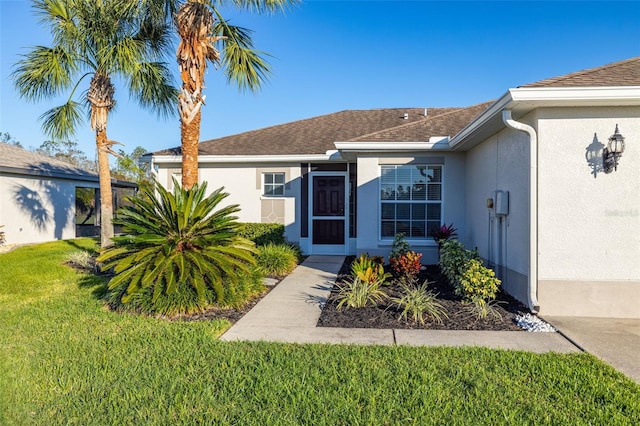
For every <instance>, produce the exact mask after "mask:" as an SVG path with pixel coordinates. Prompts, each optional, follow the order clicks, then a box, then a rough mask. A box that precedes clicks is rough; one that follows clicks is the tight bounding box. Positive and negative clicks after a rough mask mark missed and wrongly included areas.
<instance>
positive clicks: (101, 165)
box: [96, 129, 113, 248]
mask: <svg viewBox="0 0 640 426" xmlns="http://www.w3.org/2000/svg"><path fill="white" fill-rule="evenodd" d="M96 146H97V147H98V176H99V178H100V247H102V248H106V247H109V246H111V245H113V242H112V241H111V239H112V238H113V195H112V191H111V171H110V170H109V151H108V148H109V144H108V142H107V130H106V129H103V130H98V131H96Z"/></svg>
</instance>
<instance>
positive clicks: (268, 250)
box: [255, 243, 299, 276]
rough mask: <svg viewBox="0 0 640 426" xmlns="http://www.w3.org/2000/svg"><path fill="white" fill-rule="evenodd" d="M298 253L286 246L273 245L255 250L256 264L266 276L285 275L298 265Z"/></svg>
mask: <svg viewBox="0 0 640 426" xmlns="http://www.w3.org/2000/svg"><path fill="white" fill-rule="evenodd" d="M298 254H299V253H298V251H297V250H296V248H294V247H292V246H290V245H287V244H273V243H269V244H267V245H264V246H261V247H258V248H257V251H256V255H255V257H256V262H257V263H258V266H259V267H260V269H261V270H262V271H263V272H264V273H265V274H266V275H276V276H281V275H287V274H290V273H291V271H293V270H294V269H295V267H296V266H297V265H298Z"/></svg>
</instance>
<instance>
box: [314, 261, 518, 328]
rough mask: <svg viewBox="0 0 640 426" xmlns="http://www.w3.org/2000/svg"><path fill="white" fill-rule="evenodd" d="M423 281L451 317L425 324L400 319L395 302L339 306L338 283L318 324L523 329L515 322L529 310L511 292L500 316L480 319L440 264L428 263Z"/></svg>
mask: <svg viewBox="0 0 640 426" xmlns="http://www.w3.org/2000/svg"><path fill="white" fill-rule="evenodd" d="M351 260H353V257H348V258H347V259H346V260H345V263H344V264H343V267H342V269H341V271H340V273H339V275H338V279H337V283H338V284H339V283H340V282H342V280H344V279H345V278H348V277H349V276H350V275H349V272H350V265H351ZM418 279H419V281H418V282H419V283H423V282H424V281H425V280H428V281H429V282H430V284H429V289H430V290H432V291H434V292H436V293H438V297H437V299H438V302H439V303H440V304H441V305H442V306H443V307H444V308H445V309H446V312H447V315H448V316H449V317H448V318H443V322H442V324H439V323H437V322H435V321H433V320H430V319H426V320H425V324H420V323H417V322H414V321H412V320H409V321H406V320H400V321H399V320H398V318H399V317H400V312H401V311H400V310H399V309H398V308H397V307H396V306H395V305H394V304H393V303H391V302H384V303H383V304H380V305H378V306H375V307H366V308H346V307H344V306H343V307H342V308H341V309H340V310H338V308H337V301H336V300H335V298H334V297H333V296H335V295H336V294H337V289H336V288H335V287H334V290H333V292H332V293H331V297H330V298H329V301H328V302H327V303H326V304H325V306H324V308H323V309H322V314H321V315H320V320H319V321H318V324H317V326H318V327H342V328H396V329H430V330H492V331H523V330H522V329H521V328H520V327H518V326H517V325H516V323H515V317H516V316H517V315H518V314H522V313H526V312H529V309H527V307H526V306H524V305H523V304H522V303H520V302H518V301H517V300H515V299H514V298H513V297H511V296H510V295H508V294H506V293H504V292H500V293H499V295H498V297H497V298H496V300H497V301H498V304H497V306H496V308H495V309H496V310H497V312H498V313H499V314H500V318H495V317H488V318H486V319H477V318H476V317H475V316H474V315H471V314H469V312H468V306H467V305H465V304H463V303H462V300H461V299H460V298H459V297H458V296H456V295H455V294H454V293H453V288H452V287H451V286H450V285H449V284H448V283H447V281H446V278H445V277H443V276H442V275H441V274H440V269H439V267H438V266H437V265H428V266H426V268H425V270H423V271H422V272H421V273H420V275H419V278H418ZM384 290H385V292H386V293H387V294H389V295H390V296H392V297H397V296H398V295H399V287H398V286H397V285H393V284H392V285H389V286H385V287H384Z"/></svg>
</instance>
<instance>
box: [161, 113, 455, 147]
mask: <svg viewBox="0 0 640 426" xmlns="http://www.w3.org/2000/svg"><path fill="white" fill-rule="evenodd" d="M458 109H460V108H429V109H427V117H426V119H430V118H431V117H434V116H438V115H441V114H443V113H447V112H452V111H456V110H458ZM424 113H425V108H391V109H371V110H346V111H340V112H336V113H333V114H327V115H321V116H318V117H313V118H308V119H305V120H299V121H294V122H291V123H286V124H280V125H277V126H272V127H267V128H264V129H259V130H253V131H249V132H245V133H240V134H237V135H232V136H225V137H222V138H219V139H213V140H208V141H203V142H200V147H199V150H198V153H199V154H200V155H285V154H294V155H295V154H324V153H326V152H327V151H329V150H334V149H335V145H334V142H336V141H349V140H352V139H354V138H357V137H359V136H361V135H366V134H371V133H375V132H378V131H380V130H386V129H390V128H393V127H397V126H402V125H405V124H408V123H415V122H419V121H424V120H425V115H424ZM404 114H407V119H405V118H404ZM428 139H429V137H428V136H425V138H423V139H421V140H423V141H424V140H428ZM154 154H156V155H180V148H179V147H178V148H172V149H167V150H163V151H159V152H155V153H154Z"/></svg>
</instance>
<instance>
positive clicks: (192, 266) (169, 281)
mask: <svg viewBox="0 0 640 426" xmlns="http://www.w3.org/2000/svg"><path fill="white" fill-rule="evenodd" d="M206 187H207V185H206V182H205V183H203V184H202V185H194V186H193V187H192V188H191V189H188V190H186V189H182V188H181V187H180V185H179V184H178V183H177V182H176V181H175V179H174V190H173V193H170V192H168V191H167V190H166V189H164V188H163V187H162V186H161V185H159V184H157V183H155V184H154V188H149V189H146V190H144V192H147V193H146V194H144V196H141V197H130V198H129V199H128V201H129V202H130V203H131V205H130V206H127V207H124V208H122V209H121V210H120V211H119V212H118V217H117V218H116V219H114V224H116V225H120V226H122V228H123V231H124V232H126V233H127V235H122V236H117V237H114V238H113V242H114V246H112V247H110V248H108V249H106V250H105V251H104V252H103V253H102V254H101V255H100V256H99V257H98V259H97V260H98V261H99V262H105V264H104V266H103V270H104V269H111V268H112V269H113V272H114V273H115V276H114V277H113V278H112V279H111V280H110V282H109V290H110V293H111V294H110V296H109V297H110V300H111V302H112V304H114V305H115V307H117V308H122V309H129V308H130V309H134V310H137V311H142V312H147V313H160V314H169V315H173V314H180V313H191V312H195V311H199V310H202V309H204V308H206V307H207V306H209V305H212V304H217V305H220V306H240V305H243V304H244V303H245V302H246V301H247V300H248V298H249V297H250V296H252V295H253V294H255V293H257V292H259V291H260V290H261V288H258V286H256V285H254V283H248V282H246V281H245V278H246V276H250V275H251V274H253V273H254V272H253V271H252V265H253V264H254V263H255V260H254V258H253V251H254V247H253V243H252V242H251V241H249V240H247V239H245V238H241V237H240V236H239V235H238V228H239V224H238V222H237V221H236V219H237V218H236V217H235V216H233V213H235V212H237V211H238V210H239V208H238V206H237V205H230V206H226V207H222V208H218V206H219V204H220V203H221V202H222V201H223V200H224V199H225V198H226V197H227V196H228V194H226V193H224V192H222V190H223V188H219V189H217V190H216V191H214V192H213V193H211V194H210V195H209V196H208V197H205V192H206ZM154 190H155V192H156V193H157V196H156V194H154V192H153V191H154Z"/></svg>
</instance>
